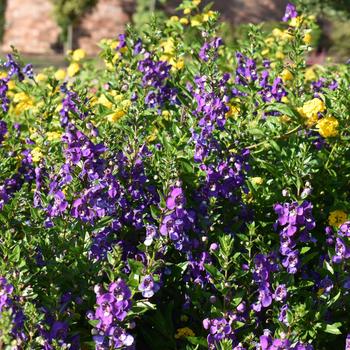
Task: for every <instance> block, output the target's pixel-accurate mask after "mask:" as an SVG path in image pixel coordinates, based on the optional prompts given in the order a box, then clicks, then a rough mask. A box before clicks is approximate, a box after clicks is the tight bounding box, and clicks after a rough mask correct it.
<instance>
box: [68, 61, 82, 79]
mask: <svg viewBox="0 0 350 350" xmlns="http://www.w3.org/2000/svg"><path fill="white" fill-rule="evenodd" d="M79 70H80V66H79V64H78V63H76V62H72V63H71V64H70V65H69V66H68V68H67V73H68V75H69V76H70V77H74V75H76V74H77V73H78V72H79Z"/></svg>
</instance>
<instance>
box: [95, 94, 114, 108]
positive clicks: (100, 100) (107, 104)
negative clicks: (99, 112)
mask: <svg viewBox="0 0 350 350" xmlns="http://www.w3.org/2000/svg"><path fill="white" fill-rule="evenodd" d="M97 103H98V104H100V105H102V106H105V107H107V108H108V109H112V107H113V103H112V102H111V101H110V100H109V99H108V98H107V97H106V95H101V96H100V97H99V98H98V100H97Z"/></svg>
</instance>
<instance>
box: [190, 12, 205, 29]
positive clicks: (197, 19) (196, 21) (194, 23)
mask: <svg viewBox="0 0 350 350" xmlns="http://www.w3.org/2000/svg"><path fill="white" fill-rule="evenodd" d="M202 22H203V18H202V16H201V15H196V16H193V17H191V27H198V26H200V25H201V24H202Z"/></svg>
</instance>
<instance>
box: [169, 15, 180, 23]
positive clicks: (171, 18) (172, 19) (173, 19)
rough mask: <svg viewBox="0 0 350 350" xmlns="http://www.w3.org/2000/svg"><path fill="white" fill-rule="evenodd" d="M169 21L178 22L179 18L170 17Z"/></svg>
mask: <svg viewBox="0 0 350 350" xmlns="http://www.w3.org/2000/svg"><path fill="white" fill-rule="evenodd" d="M169 20H170V22H178V21H179V17H178V16H171V17H170V19H169Z"/></svg>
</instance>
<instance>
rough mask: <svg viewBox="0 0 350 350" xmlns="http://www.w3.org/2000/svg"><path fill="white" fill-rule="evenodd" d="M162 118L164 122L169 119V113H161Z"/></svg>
mask: <svg viewBox="0 0 350 350" xmlns="http://www.w3.org/2000/svg"><path fill="white" fill-rule="evenodd" d="M162 116H163V117H164V119H165V120H169V119H170V112H169V111H162Z"/></svg>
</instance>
